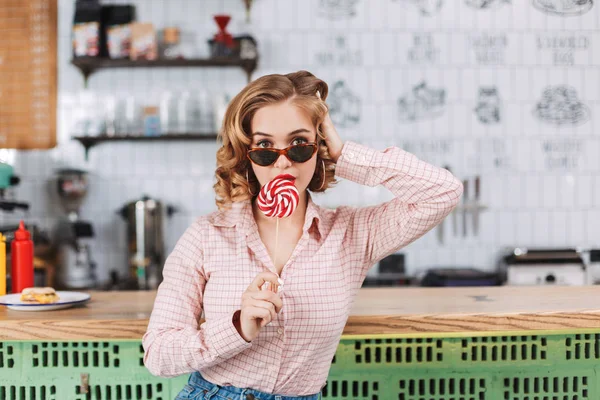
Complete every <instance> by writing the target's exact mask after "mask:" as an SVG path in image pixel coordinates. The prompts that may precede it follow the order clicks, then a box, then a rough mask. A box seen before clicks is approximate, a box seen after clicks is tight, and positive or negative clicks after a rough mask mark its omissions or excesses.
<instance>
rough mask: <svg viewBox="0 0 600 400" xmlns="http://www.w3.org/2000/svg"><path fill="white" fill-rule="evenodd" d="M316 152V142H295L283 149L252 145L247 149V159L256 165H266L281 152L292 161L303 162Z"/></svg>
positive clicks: (273, 160)
mask: <svg viewBox="0 0 600 400" xmlns="http://www.w3.org/2000/svg"><path fill="white" fill-rule="evenodd" d="M316 152H317V144H316V143H302V144H296V145H294V146H289V147H286V148H285V149H273V148H264V149H263V148H262V147H253V148H251V149H250V150H248V159H250V161H252V162H253V163H254V164H256V165H260V166H261V167H266V166H268V165H271V164H273V163H274V162H275V161H277V159H278V158H279V156H280V155H282V154H283V155H284V156H286V157H287V159H288V160H290V161H292V162H297V163H303V162H307V161H308V160H310V159H311V157H312V156H313V155H314V154H315V153H316Z"/></svg>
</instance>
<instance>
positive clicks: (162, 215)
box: [112, 196, 175, 290]
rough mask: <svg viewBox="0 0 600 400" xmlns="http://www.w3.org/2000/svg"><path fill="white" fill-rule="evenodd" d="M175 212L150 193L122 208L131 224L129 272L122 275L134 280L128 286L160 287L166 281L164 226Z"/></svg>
mask: <svg viewBox="0 0 600 400" xmlns="http://www.w3.org/2000/svg"><path fill="white" fill-rule="evenodd" d="M174 212H175V208H174V207H172V206H164V205H163V204H162V203H161V202H160V201H158V200H156V199H153V198H150V197H148V196H143V197H142V198H141V199H138V200H134V201H131V202H129V203H127V204H125V205H124V206H123V207H122V208H121V209H120V210H119V211H118V213H119V214H120V215H121V216H122V217H123V219H124V220H125V222H126V223H127V253H128V264H127V265H128V271H125V272H123V271H122V273H121V274H120V275H121V276H120V279H121V280H123V281H129V282H131V281H133V284H132V285H126V286H127V288H136V289H139V290H148V289H156V288H157V287H158V285H159V284H160V282H161V281H162V269H163V264H164V262H165V248H164V247H165V246H164V239H163V238H164V234H163V225H164V220H165V219H166V217H170V216H171V215H172V214H173V213H174ZM114 272H115V271H113V274H112V275H114ZM123 275H125V276H123Z"/></svg>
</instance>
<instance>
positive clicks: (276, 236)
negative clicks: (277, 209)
mask: <svg viewBox="0 0 600 400" xmlns="http://www.w3.org/2000/svg"><path fill="white" fill-rule="evenodd" d="M278 248H279V218H277V220H276V221H275V255H274V256H273V259H274V261H273V264H274V265H275V269H277V249H278Z"/></svg>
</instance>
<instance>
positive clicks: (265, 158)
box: [250, 149, 279, 167]
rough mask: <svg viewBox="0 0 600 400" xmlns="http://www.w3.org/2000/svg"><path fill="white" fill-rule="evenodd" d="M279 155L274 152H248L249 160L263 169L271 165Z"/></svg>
mask: <svg viewBox="0 0 600 400" xmlns="http://www.w3.org/2000/svg"><path fill="white" fill-rule="evenodd" d="M277 157H279V154H277V152H275V151H271V150H266V149H265V150H252V151H251V152H250V159H251V160H252V161H254V162H255V163H256V164H258V165H261V166H263V167H265V166H267V165H271V164H273V163H274V162H275V160H277Z"/></svg>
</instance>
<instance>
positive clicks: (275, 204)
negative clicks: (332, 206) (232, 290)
mask: <svg viewBox="0 0 600 400" xmlns="http://www.w3.org/2000/svg"><path fill="white" fill-rule="evenodd" d="M295 181H296V178H295V177H293V176H292V175H290V174H283V175H278V176H277V177H275V179H273V180H272V181H271V182H269V183H267V184H266V185H265V186H263V187H262V188H261V189H260V193H259V194H258V198H257V199H256V204H257V205H258V209H259V210H260V211H262V212H263V214H265V215H266V216H267V217H277V222H276V224H275V255H274V257H273V265H274V266H277V249H278V247H279V220H280V219H281V218H285V217H289V216H290V215H292V214H293V213H294V210H296V207H297V206H298V199H299V197H300V195H299V194H298V189H296V186H294V182H295ZM277 281H278V284H277V285H271V284H270V282H267V283H265V285H264V286H263V288H262V289H263V290H265V289H266V290H271V291H273V292H275V293H277V292H278V291H280V290H281V289H282V288H283V280H281V278H279V279H278V280H277Z"/></svg>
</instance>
